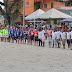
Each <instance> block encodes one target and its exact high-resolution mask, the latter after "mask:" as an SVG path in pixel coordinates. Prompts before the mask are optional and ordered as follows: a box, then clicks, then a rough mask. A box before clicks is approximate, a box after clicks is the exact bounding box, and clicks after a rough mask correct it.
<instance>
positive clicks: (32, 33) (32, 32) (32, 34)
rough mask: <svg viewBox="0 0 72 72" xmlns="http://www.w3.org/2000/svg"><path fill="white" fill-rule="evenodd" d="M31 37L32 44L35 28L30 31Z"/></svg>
mask: <svg viewBox="0 0 72 72" xmlns="http://www.w3.org/2000/svg"><path fill="white" fill-rule="evenodd" d="M30 38H31V45H32V40H34V31H33V29H32V30H31V32H30Z"/></svg>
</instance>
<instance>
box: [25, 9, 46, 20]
mask: <svg viewBox="0 0 72 72" xmlns="http://www.w3.org/2000/svg"><path fill="white" fill-rule="evenodd" d="M43 13H45V12H44V11H43V10H41V9H38V10H36V11H35V12H33V13H32V14H30V15H28V16H27V17H25V20H35V19H36V18H37V17H38V16H40V15H41V14H43Z"/></svg>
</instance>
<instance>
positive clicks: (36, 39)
mask: <svg viewBox="0 0 72 72" xmlns="http://www.w3.org/2000/svg"><path fill="white" fill-rule="evenodd" d="M34 39H35V46H36V45H38V31H37V29H36V31H35V32H34Z"/></svg>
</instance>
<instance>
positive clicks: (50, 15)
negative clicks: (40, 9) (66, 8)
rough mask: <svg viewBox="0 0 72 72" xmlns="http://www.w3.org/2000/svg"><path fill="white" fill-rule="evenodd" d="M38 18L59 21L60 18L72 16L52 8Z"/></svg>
mask: <svg viewBox="0 0 72 72" xmlns="http://www.w3.org/2000/svg"><path fill="white" fill-rule="evenodd" d="M37 18H39V19H50V18H51V19H55V18H56V19H58V18H72V16H70V15H67V14H65V13H63V12H60V11H58V10H56V9H54V8H52V9H50V10H48V11H47V12H45V13H44V14H42V15H41V16H39V17H37Z"/></svg>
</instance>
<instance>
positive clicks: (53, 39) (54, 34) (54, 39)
mask: <svg viewBox="0 0 72 72" xmlns="http://www.w3.org/2000/svg"><path fill="white" fill-rule="evenodd" d="M52 43H53V47H52V48H54V45H55V46H56V44H57V43H56V32H55V30H53V32H52Z"/></svg>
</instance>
